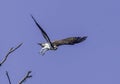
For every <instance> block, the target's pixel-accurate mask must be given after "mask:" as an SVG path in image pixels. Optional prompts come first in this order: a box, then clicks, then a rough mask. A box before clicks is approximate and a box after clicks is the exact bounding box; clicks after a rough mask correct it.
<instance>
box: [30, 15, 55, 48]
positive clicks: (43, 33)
mask: <svg viewBox="0 0 120 84" xmlns="http://www.w3.org/2000/svg"><path fill="white" fill-rule="evenodd" d="M31 17H32V19H33V20H34V22H35V24H36V25H37V26H38V28H39V29H40V31H41V32H42V35H43V37H44V38H45V39H46V41H47V42H48V43H49V44H50V45H51V47H52V48H53V45H52V43H51V41H50V38H49V37H48V35H47V33H46V32H45V31H44V30H43V29H42V27H41V26H40V25H39V24H38V23H37V21H36V20H35V18H34V17H33V16H32V15H31Z"/></svg>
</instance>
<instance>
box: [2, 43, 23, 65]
mask: <svg viewBox="0 0 120 84" xmlns="http://www.w3.org/2000/svg"><path fill="white" fill-rule="evenodd" d="M22 44H23V43H20V44H19V45H18V46H17V47H15V48H14V47H12V48H10V49H9V51H8V53H7V54H6V55H5V57H4V58H3V60H2V61H1V62H0V66H2V65H3V63H4V62H5V61H6V60H7V58H8V56H9V55H10V54H11V53H12V52H14V51H15V50H17V49H18V48H19V47H20V46H21V45H22Z"/></svg>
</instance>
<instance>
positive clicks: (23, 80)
mask: <svg viewBox="0 0 120 84" xmlns="http://www.w3.org/2000/svg"><path fill="white" fill-rule="evenodd" d="M31 72H32V71H28V72H27V74H26V75H25V77H23V78H22V80H21V81H20V82H19V83H18V84H22V83H23V82H25V81H26V80H27V79H28V78H31V77H32V75H30V73H31Z"/></svg>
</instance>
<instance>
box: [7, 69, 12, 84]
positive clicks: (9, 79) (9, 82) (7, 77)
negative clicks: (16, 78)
mask: <svg viewBox="0 0 120 84" xmlns="http://www.w3.org/2000/svg"><path fill="white" fill-rule="evenodd" d="M6 76H7V78H8V81H9V84H12V83H11V81H10V76H9V74H8V72H7V71H6Z"/></svg>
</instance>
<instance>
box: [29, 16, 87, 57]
mask: <svg viewBox="0 0 120 84" xmlns="http://www.w3.org/2000/svg"><path fill="white" fill-rule="evenodd" d="M31 17H32V19H33V20H34V22H35V24H36V25H37V27H38V28H39V29H40V31H41V32H42V35H43V37H44V38H45V39H46V41H47V42H46V43H39V45H40V46H41V47H42V49H41V51H40V53H41V54H42V55H44V54H45V52H46V51H48V50H56V49H57V48H58V46H61V45H74V44H77V43H80V42H83V41H84V40H86V38H87V36H84V37H69V38H65V39H62V40H56V41H53V42H51V40H50V38H49V37H48V35H47V33H46V32H45V31H44V30H43V29H42V27H41V26H40V25H39V24H38V23H37V21H36V20H35V18H34V17H33V16H32V15H31Z"/></svg>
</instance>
